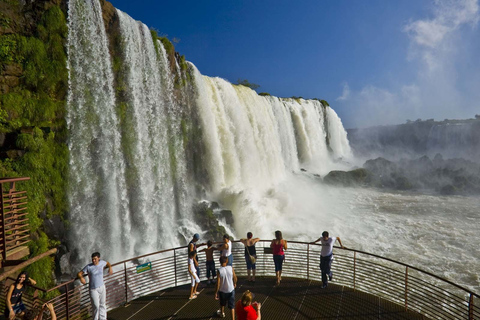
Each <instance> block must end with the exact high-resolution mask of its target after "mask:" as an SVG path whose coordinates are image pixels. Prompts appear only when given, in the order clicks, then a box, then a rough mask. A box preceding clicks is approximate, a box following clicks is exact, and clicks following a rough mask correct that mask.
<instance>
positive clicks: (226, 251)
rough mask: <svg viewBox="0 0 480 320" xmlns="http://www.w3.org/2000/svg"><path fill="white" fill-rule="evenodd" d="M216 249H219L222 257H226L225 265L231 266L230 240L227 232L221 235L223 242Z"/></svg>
mask: <svg viewBox="0 0 480 320" xmlns="http://www.w3.org/2000/svg"><path fill="white" fill-rule="evenodd" d="M217 249H218V250H220V251H221V255H222V257H227V258H228V262H227V265H228V266H233V254H232V242H231V241H230V237H229V236H228V234H224V235H223V244H222V245H221V246H219V247H218V248H217Z"/></svg>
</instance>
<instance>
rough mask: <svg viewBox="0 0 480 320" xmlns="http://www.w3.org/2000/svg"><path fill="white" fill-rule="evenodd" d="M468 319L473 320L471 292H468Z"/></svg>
mask: <svg viewBox="0 0 480 320" xmlns="http://www.w3.org/2000/svg"><path fill="white" fill-rule="evenodd" d="M468 320H473V293H472V292H470V300H469V301H468Z"/></svg>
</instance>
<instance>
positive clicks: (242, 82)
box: [237, 79, 260, 90]
mask: <svg viewBox="0 0 480 320" xmlns="http://www.w3.org/2000/svg"><path fill="white" fill-rule="evenodd" d="M237 84H239V85H242V86H245V87H248V88H250V89H252V90H256V89H258V88H260V85H258V84H256V83H251V82H250V81H248V80H247V79H238V80H237Z"/></svg>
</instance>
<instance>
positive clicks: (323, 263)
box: [320, 257, 330, 287]
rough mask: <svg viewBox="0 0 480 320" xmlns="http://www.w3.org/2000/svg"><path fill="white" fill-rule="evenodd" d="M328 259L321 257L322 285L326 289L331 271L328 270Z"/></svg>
mask: <svg viewBox="0 0 480 320" xmlns="http://www.w3.org/2000/svg"><path fill="white" fill-rule="evenodd" d="M327 258H328V257H320V270H321V271H322V285H323V287H326V286H327V285H328V279H327V274H328V272H329V271H330V270H328V271H327V269H328V259H327Z"/></svg>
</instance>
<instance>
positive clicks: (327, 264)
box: [313, 231, 344, 288]
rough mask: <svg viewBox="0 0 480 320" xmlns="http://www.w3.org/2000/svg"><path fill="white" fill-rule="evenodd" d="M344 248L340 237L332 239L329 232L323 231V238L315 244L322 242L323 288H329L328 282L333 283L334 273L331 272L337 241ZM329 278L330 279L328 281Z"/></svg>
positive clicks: (321, 267)
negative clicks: (334, 247) (334, 246)
mask: <svg viewBox="0 0 480 320" xmlns="http://www.w3.org/2000/svg"><path fill="white" fill-rule="evenodd" d="M337 240H338V243H339V244H340V246H341V247H342V249H343V248H344V246H343V244H342V240H340V238H339V237H330V236H329V234H328V231H323V232H322V236H321V237H320V238H318V239H317V240H315V241H314V242H313V243H316V242H318V241H320V242H321V243H322V251H321V252H320V270H321V271H322V288H326V287H327V286H328V280H330V281H332V278H333V273H332V270H331V267H332V260H333V245H334V244H335V241H337ZM327 276H328V279H327Z"/></svg>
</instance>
